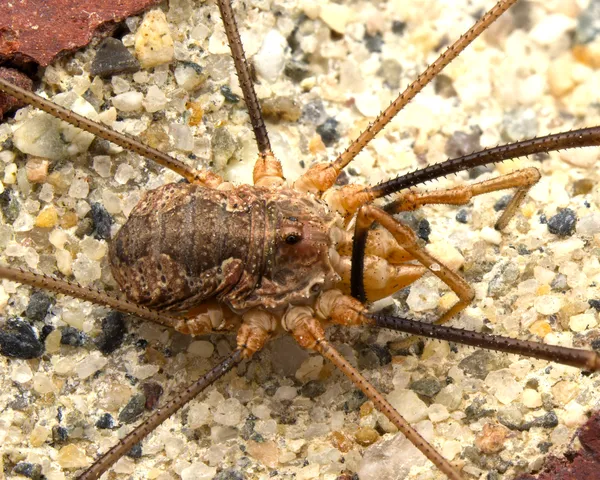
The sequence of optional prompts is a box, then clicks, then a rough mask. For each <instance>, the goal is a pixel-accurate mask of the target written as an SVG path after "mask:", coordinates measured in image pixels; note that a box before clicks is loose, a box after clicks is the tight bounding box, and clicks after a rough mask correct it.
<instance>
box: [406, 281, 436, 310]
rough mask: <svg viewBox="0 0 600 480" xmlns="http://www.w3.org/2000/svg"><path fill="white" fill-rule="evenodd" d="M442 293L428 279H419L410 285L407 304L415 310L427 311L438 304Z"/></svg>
mask: <svg viewBox="0 0 600 480" xmlns="http://www.w3.org/2000/svg"><path fill="white" fill-rule="evenodd" d="M439 300H440V294H439V292H438V291H437V290H435V289H433V288H431V286H430V285H429V283H428V282H426V281H417V282H415V283H413V284H412V285H411V287H410V293H409V294H408V297H407V298H406V304H407V305H408V306H409V308H410V309H411V310H412V311H413V312H426V311H428V310H433V309H434V308H435V307H437V306H438V303H439Z"/></svg>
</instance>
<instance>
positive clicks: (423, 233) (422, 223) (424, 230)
mask: <svg viewBox="0 0 600 480" xmlns="http://www.w3.org/2000/svg"><path fill="white" fill-rule="evenodd" d="M429 235H431V225H429V221H428V220H427V219H425V218H423V219H421V220H419V226H418V227H417V236H418V237H419V238H420V239H422V240H425V241H426V242H429Z"/></svg>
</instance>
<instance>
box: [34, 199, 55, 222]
mask: <svg viewBox="0 0 600 480" xmlns="http://www.w3.org/2000/svg"><path fill="white" fill-rule="evenodd" d="M57 222H58V213H57V211H56V208H54V206H53V205H48V206H47V207H46V208H44V209H43V210H42V211H41V212H40V213H39V214H38V216H37V217H36V219H35V226H36V227H40V228H52V227H54V226H55V225H56V224H57Z"/></svg>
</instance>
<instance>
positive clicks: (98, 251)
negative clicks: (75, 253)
mask: <svg viewBox="0 0 600 480" xmlns="http://www.w3.org/2000/svg"><path fill="white" fill-rule="evenodd" d="M79 245H80V246H81V251H82V252H83V254H84V255H85V256H86V257H88V258H89V259H90V260H100V259H102V258H103V257H104V255H106V251H107V250H108V246H107V245H106V242H105V241H103V240H96V239H95V238H92V237H87V236H86V237H85V238H84V239H83V240H82V241H81V243H80V244H79Z"/></svg>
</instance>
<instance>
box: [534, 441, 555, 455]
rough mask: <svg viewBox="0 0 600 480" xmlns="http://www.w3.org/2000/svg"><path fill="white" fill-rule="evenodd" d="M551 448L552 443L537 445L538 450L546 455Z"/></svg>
mask: <svg viewBox="0 0 600 480" xmlns="http://www.w3.org/2000/svg"><path fill="white" fill-rule="evenodd" d="M551 446H552V442H540V443H538V446H537V447H538V448H539V449H540V452H542V453H548V451H549V450H550V447H551Z"/></svg>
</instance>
